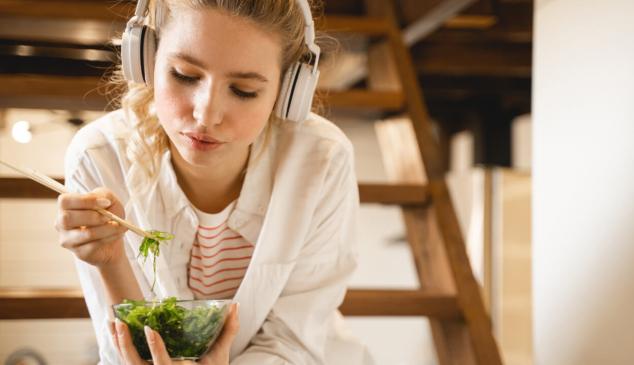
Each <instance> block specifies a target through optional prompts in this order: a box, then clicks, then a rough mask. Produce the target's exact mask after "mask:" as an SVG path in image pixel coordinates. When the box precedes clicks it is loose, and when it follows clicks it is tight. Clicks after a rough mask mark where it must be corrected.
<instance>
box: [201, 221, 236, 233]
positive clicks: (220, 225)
mask: <svg viewBox="0 0 634 365" xmlns="http://www.w3.org/2000/svg"><path fill="white" fill-rule="evenodd" d="M228 221H229V218H227V220H225V221H224V222H222V223H220V224H219V225H217V226H215V227H205V226H201V225H198V229H202V230H205V231H213V230H214V229H217V228H220V227H222V225H223V224H225V223H227V222H228Z"/></svg>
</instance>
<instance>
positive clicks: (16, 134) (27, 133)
mask: <svg viewBox="0 0 634 365" xmlns="http://www.w3.org/2000/svg"><path fill="white" fill-rule="evenodd" d="M11 136H12V137H13V139H15V141H16V142H19V143H29V142H31V139H32V138H33V135H32V134H31V124H30V123H29V122H27V121H25V120H21V121H19V122H15V123H14V124H13V128H11Z"/></svg>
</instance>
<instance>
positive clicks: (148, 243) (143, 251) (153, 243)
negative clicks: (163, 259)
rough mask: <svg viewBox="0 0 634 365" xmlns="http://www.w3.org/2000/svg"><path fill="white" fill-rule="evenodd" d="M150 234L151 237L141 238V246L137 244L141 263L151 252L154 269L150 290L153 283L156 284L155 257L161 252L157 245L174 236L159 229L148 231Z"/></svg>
mask: <svg viewBox="0 0 634 365" xmlns="http://www.w3.org/2000/svg"><path fill="white" fill-rule="evenodd" d="M150 234H151V235H152V237H144V238H143V242H141V246H139V256H143V263H145V261H147V257H148V255H149V254H152V267H153V269H154V280H153V281H152V290H154V285H155V284H156V258H157V257H158V255H159V253H160V252H161V248H160V247H159V246H160V244H161V242H163V241H169V240H171V239H172V238H174V235H173V234H171V233H167V232H161V231H150ZM137 257H138V256H137Z"/></svg>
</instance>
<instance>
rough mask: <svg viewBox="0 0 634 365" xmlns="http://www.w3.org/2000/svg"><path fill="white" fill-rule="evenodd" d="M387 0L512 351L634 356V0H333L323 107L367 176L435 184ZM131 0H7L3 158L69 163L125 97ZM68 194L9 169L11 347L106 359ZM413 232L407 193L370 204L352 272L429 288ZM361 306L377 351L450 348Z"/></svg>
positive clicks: (392, 284) (3, 255)
mask: <svg viewBox="0 0 634 365" xmlns="http://www.w3.org/2000/svg"><path fill="white" fill-rule="evenodd" d="M377 3H388V4H390V5H391V6H393V9H394V12H393V15H394V17H395V20H396V25H397V26H398V29H399V30H400V33H399V36H401V37H402V39H403V42H404V44H405V45H406V46H407V49H408V51H409V55H410V56H411V59H412V62H413V64H412V66H413V69H414V71H415V77H416V81H417V82H418V83H419V85H420V87H421V90H422V96H423V99H421V102H422V103H423V105H424V106H426V108H427V111H428V114H429V121H430V123H431V125H432V129H433V138H434V139H435V141H436V142H437V143H438V145H439V146H440V151H441V154H440V156H439V158H440V161H439V163H440V164H441V166H442V168H443V170H444V172H445V180H446V182H447V184H448V186H449V188H450V193H451V203H452V204H453V206H454V208H455V211H456V214H457V217H458V220H459V224H460V230H461V234H462V236H463V237H464V240H465V244H466V248H467V252H468V254H469V259H470V265H471V268H472V270H473V274H474V276H475V278H476V280H477V282H478V284H479V286H480V290H481V291H480V292H481V295H482V300H483V302H484V306H485V308H486V311H487V313H488V314H489V315H490V319H491V325H492V330H493V334H494V336H495V338H496V340H497V343H498V346H499V349H500V352H501V354H502V357H503V359H504V363H505V364H515V365H528V364H549V365H550V364H552V365H567V364H575V365H579V364H617V365H620V364H623V365H625V364H631V363H632V362H631V358H632V357H633V356H634V348H632V346H631V343H632V340H634V329H633V328H634V326H632V325H633V324H634V323H633V322H634V321H633V320H632V316H631V313H630V312H629V311H630V308H632V307H633V306H634V290H632V289H634V288H633V285H632V282H631V278H632V277H634V275H633V274H634V272H632V271H634V269H632V267H634V266H633V265H631V262H632V258H633V257H634V256H633V255H634V252H633V247H634V245H633V244H632V243H633V238H634V232H633V231H632V229H631V228H630V226H631V224H630V220H631V217H632V216H633V215H632V214H631V213H633V212H632V204H631V201H632V200H630V198H631V197H633V195H634V191H633V189H632V186H634V181H633V180H634V176H633V174H632V172H631V169H632V166H634V147H632V146H633V144H632V143H631V142H630V139H631V136H632V135H634V123H632V122H634V120H633V116H634V103H633V102H632V100H634V98H633V97H634V88H633V87H632V86H631V85H632V84H634V67H632V65H633V64H634V46H633V44H634V43H632V42H631V38H632V35H634V22H632V21H631V19H630V18H631V16H629V14H632V13H633V12H634V2H632V1H631V0H605V1H601V2H598V1H595V0H534V1H533V0H394V1H387V0H386V1H380V0H326V1H324V12H325V19H326V20H325V21H320V22H318V23H319V28H320V29H322V30H325V31H328V32H329V34H330V35H332V36H334V37H335V38H336V39H337V40H338V42H339V44H340V48H339V49H337V50H335V49H326V50H325V53H324V56H323V62H322V64H321V69H322V76H321V79H320V85H319V89H320V94H322V96H323V99H324V101H325V102H326V105H327V107H326V108H325V110H324V111H323V114H324V115H325V116H326V117H327V118H329V119H330V120H332V121H333V122H335V123H336V124H337V125H338V126H339V127H340V128H341V129H342V130H343V131H344V132H345V133H346V134H347V135H348V136H349V138H350V139H351V140H352V142H353V144H354V146H355V153H356V164H357V166H356V167H357V175H358V178H359V181H360V182H363V183H373V184H385V183H391V182H394V181H396V180H402V178H403V176H404V174H406V175H407V180H408V181H409V182H411V183H424V182H425V181H426V177H425V176H424V172H423V169H422V162H421V160H420V154H419V152H418V146H417V141H416V138H415V137H414V133H413V131H412V129H411V126H410V123H409V120H407V119H406V118H405V116H404V115H403V110H404V107H403V104H404V100H405V99H406V98H405V96H404V95H403V93H404V92H406V90H404V88H403V85H401V84H400V83H399V80H398V77H396V76H395V75H397V74H399V72H397V71H398V67H401V65H400V64H399V63H395V61H394V59H392V58H391V57H390V54H389V52H386V43H385V42H384V41H383V40H382V39H381V38H380V37H379V36H377V34H376V33H373V31H372V26H364V25H363V24H370V25H372V24H374V23H372V22H366V23H363V24H361V23H360V22H359V19H362V20H364V21H367V16H368V15H370V16H373V17H375V18H376V17H377V16H378V14H376V13H373V9H376V4H377ZM134 5H135V2H133V1H109V0H65V1H64V0H0V159H2V160H6V161H10V162H13V163H15V164H19V165H21V166H25V167H31V168H34V169H36V170H38V171H40V172H43V173H45V174H47V175H49V176H52V177H55V178H62V177H63V156H64V152H65V148H66V146H67V145H68V143H69V141H70V139H71V138H72V136H73V134H74V133H75V132H76V131H77V130H78V128H80V127H81V126H83V125H85V124H86V123H90V122H91V121H92V120H94V119H96V118H98V117H99V116H101V115H103V114H105V113H106V112H107V111H109V110H111V109H112V108H114V107H115V105H114V104H112V103H110V102H109V100H108V98H107V97H106V96H105V94H106V91H107V89H106V88H105V86H104V83H103V80H104V75H106V76H107V75H108V73H109V72H111V70H112V67H113V66H114V62H115V61H116V51H117V50H118V46H119V45H118V44H113V43H112V42H111V39H112V38H113V37H115V36H118V35H120V33H121V32H122V30H123V28H124V25H125V22H126V21H127V19H128V17H129V14H130V13H131V11H132V10H133V7H134ZM359 24H361V25H359ZM403 157H405V158H403ZM533 166H534V167H533ZM404 171H405V172H404ZM54 197H55V196H54V194H50V193H46V192H43V191H42V189H40V188H38V187H37V186H35V185H34V184H33V183H30V182H29V181H27V180H25V179H23V178H20V177H18V176H17V175H16V174H14V173H13V172H12V171H10V170H8V169H4V168H2V167H0V362H2V363H5V364H31V363H33V364H36V363H48V364H70V365H74V364H76V365H84V364H96V363H97V362H98V355H97V347H96V342H95V339H94V334H93V329H92V326H91V323H90V321H89V319H87V318H85V315H77V313H80V314H81V313H82V304H83V299H82V298H81V292H80V291H79V290H78V288H79V283H78V280H77V277H76V274H75V269H74V264H73V258H72V256H71V254H70V253H68V252H66V251H65V250H63V249H62V248H60V247H59V246H58V245H57V233H56V231H55V229H54V228H53V224H54V221H55V200H54ZM406 237H407V232H406V227H405V225H404V222H403V215H402V211H401V208H400V207H399V206H398V205H397V206H387V205H382V204H364V205H363V206H362V214H361V230H360V232H359V246H360V249H361V260H360V267H359V269H358V270H357V272H356V273H355V276H354V278H353V282H352V284H351V287H353V288H355V289H364V288H365V289H368V288H385V289H416V288H418V286H419V276H418V273H417V268H416V265H415V261H414V259H413V256H412V251H411V249H410V245H408V243H407V239H406ZM43 308H44V309H43ZM347 319H348V322H349V324H350V327H351V329H352V332H353V333H354V334H355V335H356V336H358V337H359V338H361V340H362V341H363V342H364V343H366V344H367V345H368V346H369V347H370V349H371V351H372V353H373V354H374V356H375V358H376V360H377V363H378V364H390V365H391V364H397V365H401V364H403V365H405V364H425V365H432V364H433V365H436V364H439V365H445V363H443V361H445V360H442V359H439V358H438V357H437V356H436V351H435V348H434V342H433V339H432V335H431V332H430V329H429V322H428V321H427V319H425V318H424V317H416V316H371V317H370V316H358V315H355V316H348V317H347ZM446 364H453V365H463V364H457V363H449V362H447V363H446Z"/></svg>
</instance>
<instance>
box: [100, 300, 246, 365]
mask: <svg viewBox="0 0 634 365" xmlns="http://www.w3.org/2000/svg"><path fill="white" fill-rule="evenodd" d="M238 307H239V306H238V304H232V305H231V310H230V312H229V315H228V316H227V321H226V322H225V325H224V327H223V329H222V333H221V334H220V336H219V337H218V339H217V340H216V342H215V343H214V344H213V346H212V347H211V350H210V351H208V352H207V353H206V354H205V355H204V356H203V357H201V358H200V359H199V360H198V361H197V362H193V361H174V362H173V361H172V359H170V356H169V354H168V353H167V350H166V349H165V344H164V343H163V339H161V336H160V335H159V334H158V332H156V331H153V330H152V329H150V327H148V326H145V337H146V338H147V343H148V347H149V348H150V353H151V354H152V362H153V364H155V365H170V364H174V363H178V364H187V365H189V364H204V365H228V364H229V350H230V349H231V344H232V343H233V340H234V339H235V337H236V335H237V334H238V330H239V328H240V321H239V319H238ZM110 334H111V335H112V342H113V343H114V344H115V346H116V347H117V350H118V351H119V356H120V357H121V359H122V360H123V363H124V364H126V365H145V364H148V363H147V362H146V361H144V360H142V359H141V357H140V356H139V353H138V352H137V351H136V349H135V348H134V344H133V343H132V336H131V335H130V331H129V330H128V326H126V325H125V323H123V322H121V321H119V320H117V322H116V324H115V323H112V324H111V328H110Z"/></svg>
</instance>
